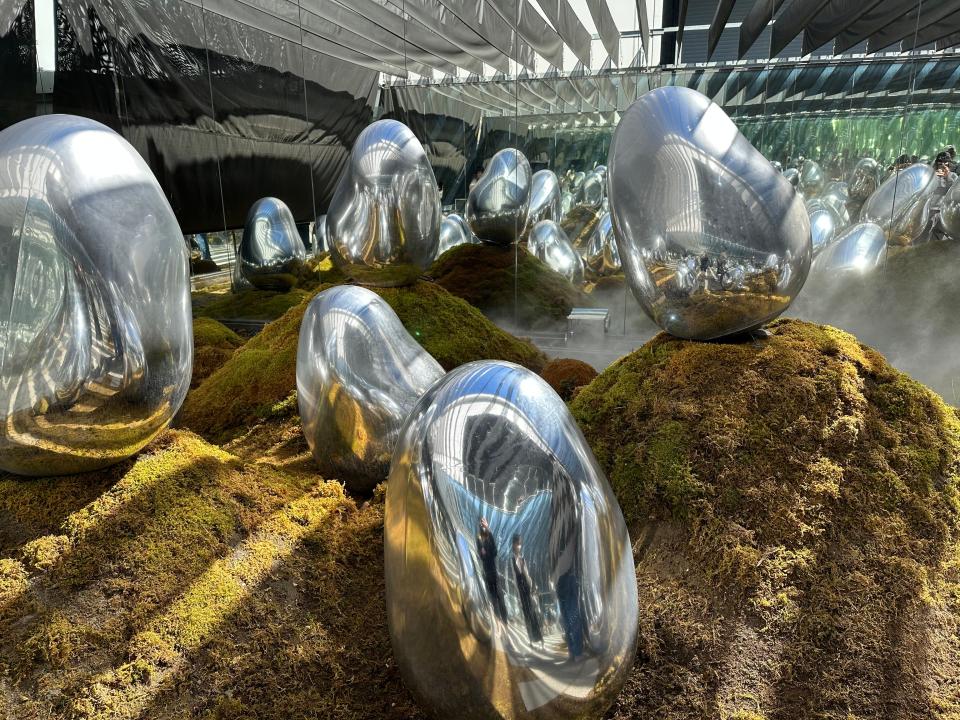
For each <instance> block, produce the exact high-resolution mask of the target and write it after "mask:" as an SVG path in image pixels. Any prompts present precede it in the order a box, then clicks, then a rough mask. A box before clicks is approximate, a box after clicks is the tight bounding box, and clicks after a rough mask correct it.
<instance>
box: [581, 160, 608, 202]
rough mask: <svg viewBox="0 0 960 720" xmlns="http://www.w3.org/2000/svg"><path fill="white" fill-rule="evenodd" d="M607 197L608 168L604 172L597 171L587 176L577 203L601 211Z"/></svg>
mask: <svg viewBox="0 0 960 720" xmlns="http://www.w3.org/2000/svg"><path fill="white" fill-rule="evenodd" d="M605 197H606V168H604V172H602V173H601V172H597V171H596V170H594V171H592V172H590V173H588V174H587V176H586V178H584V181H583V185H581V186H580V192H579V196H578V198H577V201H578V203H579V204H581V205H586V206H588V207H591V208H594V209H599V208H600V206H601V205H602V204H603V199H604V198H605Z"/></svg>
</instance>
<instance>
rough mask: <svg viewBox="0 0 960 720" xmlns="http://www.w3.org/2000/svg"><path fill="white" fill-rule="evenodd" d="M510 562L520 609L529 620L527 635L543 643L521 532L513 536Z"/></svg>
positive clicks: (534, 640)
mask: <svg viewBox="0 0 960 720" xmlns="http://www.w3.org/2000/svg"><path fill="white" fill-rule="evenodd" d="M510 564H511V565H512V566H513V577H514V579H515V580H516V581H517V597H518V598H519V599H520V609H521V610H522V611H523V619H524V620H526V622H527V635H529V636H530V641H531V642H535V643H543V629H542V628H541V627H540V614H539V613H538V612H537V606H536V600H535V599H534V593H533V578H531V577H530V571H529V570H528V569H527V561H526V559H525V558H524V557H523V539H522V538H521V536H520V535H519V533H518V534H515V535H514V536H513V556H512V557H511V559H510Z"/></svg>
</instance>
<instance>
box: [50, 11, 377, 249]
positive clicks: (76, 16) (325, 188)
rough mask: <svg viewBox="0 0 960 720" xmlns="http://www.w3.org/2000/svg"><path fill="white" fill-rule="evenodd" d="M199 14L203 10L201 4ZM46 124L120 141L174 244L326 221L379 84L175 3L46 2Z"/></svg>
mask: <svg viewBox="0 0 960 720" xmlns="http://www.w3.org/2000/svg"><path fill="white" fill-rule="evenodd" d="M208 5H209V3H208ZM56 19H57V67H56V80H55V86H54V92H53V108H54V111H55V112H62V113H72V114H76V115H83V116H86V117H91V118H94V119H96V120H99V121H100V122H103V123H104V124H106V125H109V126H110V127H112V128H114V129H116V130H117V131H118V132H120V133H122V134H123V135H124V137H126V138H127V140H128V141H129V142H130V143H131V144H133V145H134V147H136V148H137V150H138V151H139V152H140V153H141V155H142V156H143V157H144V158H145V159H146V160H147V162H148V163H149V164H150V167H151V168H152V169H153V171H154V173H155V174H156V176H157V179H158V180H159V181H160V184H161V185H162V186H163V188H164V190H165V192H166V193H167V197H168V198H169V200H170V203H171V205H172V206H173V209H174V211H175V212H176V214H177V217H178V219H179V220H180V224H181V227H182V229H183V231H184V232H185V233H191V232H197V231H207V230H214V229H218V228H224V227H227V228H236V227H240V226H242V225H243V222H244V219H245V218H246V214H247V211H248V209H249V208H250V205H251V204H253V202H254V201H256V200H257V199H259V198H261V197H264V196H267V195H271V196H275V197H278V198H280V199H281V200H283V201H284V202H286V203H287V205H289V206H290V209H291V210H292V211H293V214H294V216H295V217H296V219H297V220H298V221H299V222H306V221H309V220H312V219H313V218H314V217H315V215H316V214H318V213H322V212H324V211H325V210H326V207H327V205H328V204H329V201H330V198H331V197H332V194H333V190H334V188H335V187H336V183H337V180H338V179H339V177H340V174H341V172H342V170H343V169H344V167H345V164H346V161H347V158H348V156H349V152H350V148H351V147H352V145H353V142H354V140H355V139H356V137H357V135H359V133H360V132H361V131H362V130H363V128H364V127H366V125H368V124H369V123H370V122H371V121H372V119H373V114H374V106H375V103H376V98H377V92H378V74H377V72H376V71H375V70H372V69H370V68H367V67H361V66H359V65H356V64H353V63H350V62H347V61H345V60H341V59H338V58H334V57H331V56H328V55H324V54H321V53H319V52H316V51H315V50H312V49H310V48H308V47H304V46H303V45H301V44H300V42H297V41H294V40H291V39H289V38H288V37H281V36H279V35H275V34H272V33H269V32H266V31H265V30H263V29H260V28H257V27H253V26H251V25H248V24H245V23H242V22H239V21H237V20H234V19H232V18H229V17H225V16H224V15H221V14H218V13H216V12H211V11H210V10H209V9H202V8H201V7H200V5H199V4H194V3H192V2H188V1H187V0H58V2H57V4H56Z"/></svg>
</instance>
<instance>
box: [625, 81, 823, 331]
mask: <svg viewBox="0 0 960 720" xmlns="http://www.w3.org/2000/svg"><path fill="white" fill-rule="evenodd" d="M608 168H609V170H608V172H609V176H610V179H609V188H610V208H611V216H612V219H613V229H614V233H615V235H616V238H617V244H618V247H619V250H620V260H621V262H622V263H623V269H624V272H625V274H626V278H627V282H628V283H629V285H630V288H631V290H632V291H633V294H634V295H635V296H636V298H637V300H638V302H639V303H640V306H641V307H642V308H643V309H644V311H645V312H646V313H647V315H649V316H650V317H651V318H652V319H653V320H654V322H656V323H657V324H658V325H659V326H660V327H661V328H663V329H664V330H666V331H667V332H669V333H671V334H674V335H677V336H679V337H684V338H690V339H697V340H710V339H713V338H718V337H723V336H726V335H732V334H736V333H740V332H746V331H750V330H753V329H756V328H758V327H760V326H762V325H763V324H764V323H766V322H768V321H770V320H772V319H773V318H775V317H777V316H778V315H779V314H780V313H782V312H783V311H784V310H786V309H787V307H788V306H789V305H790V303H791V302H792V301H793V299H794V298H795V297H796V295H797V293H798V292H799V291H800V288H801V287H803V283H804V280H805V279H806V277H807V273H808V271H809V269H810V260H811V255H812V248H811V242H810V222H809V220H808V219H807V213H806V211H805V209H804V206H803V200H802V198H801V197H800V195H798V194H797V193H796V192H795V191H794V190H793V189H792V188H791V187H790V184H789V183H788V182H787V181H786V180H785V179H784V177H783V175H781V174H780V173H778V172H777V171H776V170H775V169H774V168H773V167H772V166H771V165H770V163H769V162H768V161H767V160H766V159H765V158H764V157H763V155H761V154H760V153H759V152H758V151H757V150H756V149H754V147H753V146H752V145H751V144H750V142H749V141H748V140H747V139H746V138H745V137H744V136H743V135H742V134H741V133H740V132H739V130H737V126H736V125H734V123H733V122H732V121H731V120H730V118H729V117H727V115H726V114H725V113H724V112H723V110H721V109H720V107H719V106H717V105H716V104H714V103H713V102H711V101H710V100H709V99H708V98H706V97H704V96H703V95H701V94H700V93H698V92H696V91H694V90H689V89H687V88H681V87H662V88H658V89H656V90H652V91H650V92H648V93H646V94H645V95H643V96H641V97H640V99H638V100H637V101H636V102H634V103H633V105H631V106H630V108H629V109H628V110H627V111H626V112H625V113H624V114H623V117H622V118H621V120H620V123H619V125H618V126H617V129H616V130H615V132H614V135H613V140H612V142H611V145H610V157H609V162H608ZM741 273H742V277H741Z"/></svg>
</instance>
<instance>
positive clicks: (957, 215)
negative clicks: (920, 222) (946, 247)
mask: <svg viewBox="0 0 960 720" xmlns="http://www.w3.org/2000/svg"><path fill="white" fill-rule="evenodd" d="M940 218H941V221H942V222H943V228H944V230H946V231H947V234H948V235H949V236H950V237H951V238H953V239H954V240H960V182H955V183H954V184H953V185H952V186H951V187H950V189H949V190H948V191H947V194H946V196H944V198H943V202H942V203H941V205H940Z"/></svg>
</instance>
